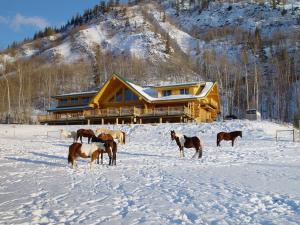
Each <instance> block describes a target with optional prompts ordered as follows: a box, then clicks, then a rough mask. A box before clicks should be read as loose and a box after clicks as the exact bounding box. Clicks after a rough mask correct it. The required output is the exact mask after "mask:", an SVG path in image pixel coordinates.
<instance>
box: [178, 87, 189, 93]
mask: <svg viewBox="0 0 300 225" xmlns="http://www.w3.org/2000/svg"><path fill="white" fill-rule="evenodd" d="M180 94H181V95H188V94H189V89H187V88H183V89H180Z"/></svg>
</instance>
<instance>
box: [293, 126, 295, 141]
mask: <svg viewBox="0 0 300 225" xmlns="http://www.w3.org/2000/svg"><path fill="white" fill-rule="evenodd" d="M293 142H295V130H294V129H293Z"/></svg>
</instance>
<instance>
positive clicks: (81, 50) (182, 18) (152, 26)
mask: <svg viewBox="0 0 300 225" xmlns="http://www.w3.org/2000/svg"><path fill="white" fill-rule="evenodd" d="M168 2H169V1H165V2H163V3H162V6H163V7H164V8H165V10H166V15H167V19H166V20H164V21H163V20H162V11H161V6H159V5H158V4H153V3H148V4H146V5H144V4H143V5H135V6H128V7H126V10H125V11H124V10H123V9H122V7H116V8H115V9H114V10H112V11H111V12H109V13H105V14H99V15H98V16H97V17H95V18H94V19H92V20H91V21H89V22H88V23H86V24H84V25H83V26H81V27H80V28H78V27H76V28H72V27H69V28H68V30H67V31H65V32H63V33H59V34H56V35H54V36H49V37H45V38H42V40H39V44H37V43H36V42H37V41H33V42H29V43H26V44H23V45H22V46H21V47H20V48H19V49H18V52H17V57H31V56H34V55H42V56H46V57H47V58H48V59H50V60H53V59H57V58H58V59H59V60H61V61H63V62H68V63H69V62H74V61H76V60H79V59H91V57H93V56H94V54H95V50H94V46H95V44H97V45H100V46H101V50H102V51H103V52H109V53H113V54H115V55H132V56H134V57H137V58H141V59H150V60H151V61H160V60H165V59H166V58H168V54H166V53H165V43H166V37H163V36H162V35H161V32H159V30H158V29H161V30H162V31H163V32H165V33H168V34H169V35H170V37H171V39H172V40H173V41H174V43H176V45H178V46H179V48H180V49H181V50H182V51H183V52H184V53H185V54H187V55H189V56H191V57H192V58H197V57H200V58H201V56H202V55H201V53H203V52H204V51H205V50H207V49H209V50H212V49H214V50H215V51H216V52H217V53H221V54H225V55H229V56H234V57H236V55H237V54H238V52H239V50H240V48H241V46H240V44H239V43H236V40H235V38H234V37H232V35H231V34H228V35H225V36H222V37H220V38H214V39H213V40H209V41H208V40H206V41H205V40H203V39H205V38H204V36H205V34H206V32H207V31H209V30H211V29H212V28H224V27H231V28H240V29H241V30H243V31H244V32H254V31H255V29H257V28H258V29H260V31H261V34H262V35H264V36H269V37H270V36H272V35H273V34H274V33H278V32H280V31H282V32H284V33H287V31H288V32H290V33H293V31H297V30H299V29H300V22H299V15H300V3H295V4H294V5H293V8H292V7H291V5H286V6H285V7H280V6H278V8H277V9H272V7H271V6H270V5H268V4H265V5H259V4H256V3H245V2H238V3H230V4H229V3H222V4H220V3H214V2H212V3H210V5H209V8H207V9H205V10H203V11H202V12H201V13H199V12H198V10H196V9H194V10H193V9H190V7H189V6H188V5H186V6H185V10H181V11H180V13H179V15H177V14H176V9H175V8H174V7H172V4H171V3H168ZM284 8H286V12H284V13H282V12H283V11H282V10H283V9H284ZM168 18H169V19H168ZM157 27H158V28H157ZM287 34H288V33H287Z"/></svg>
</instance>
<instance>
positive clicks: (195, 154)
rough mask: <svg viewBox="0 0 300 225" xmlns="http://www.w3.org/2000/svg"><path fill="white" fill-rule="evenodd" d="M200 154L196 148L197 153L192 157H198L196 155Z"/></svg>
mask: <svg viewBox="0 0 300 225" xmlns="http://www.w3.org/2000/svg"><path fill="white" fill-rule="evenodd" d="M197 154H199V152H198V150H197V149H196V152H195V154H194V155H193V157H192V159H193V158H195V157H196V155H197Z"/></svg>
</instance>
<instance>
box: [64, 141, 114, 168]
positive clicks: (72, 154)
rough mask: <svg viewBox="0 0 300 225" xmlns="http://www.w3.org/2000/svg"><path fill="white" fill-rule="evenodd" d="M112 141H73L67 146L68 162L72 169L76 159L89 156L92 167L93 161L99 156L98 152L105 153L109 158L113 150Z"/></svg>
mask: <svg viewBox="0 0 300 225" xmlns="http://www.w3.org/2000/svg"><path fill="white" fill-rule="evenodd" d="M113 147H114V146H113V144H112V143H92V144H81V143H73V144H71V145H70V146H69V155H68V163H71V164H72V167H73V169H74V168H75V166H76V165H77V164H76V159H77V158H78V157H81V158H91V162H90V168H92V164H93V162H94V161H95V160H96V159H97V158H99V155H100V154H103V153H105V152H106V153H107V154H108V155H109V157H110V158H111V156H112V154H113V152H112V150H113Z"/></svg>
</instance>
